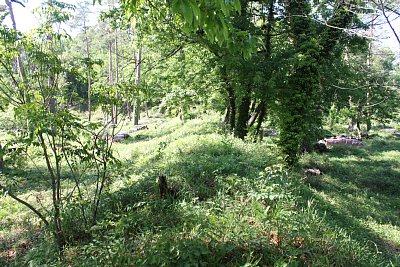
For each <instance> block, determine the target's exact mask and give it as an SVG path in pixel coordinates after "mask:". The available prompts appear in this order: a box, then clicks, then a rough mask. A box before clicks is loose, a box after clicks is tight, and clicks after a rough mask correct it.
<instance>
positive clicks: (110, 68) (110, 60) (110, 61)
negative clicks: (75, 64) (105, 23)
mask: <svg viewBox="0 0 400 267" xmlns="http://www.w3.org/2000/svg"><path fill="white" fill-rule="evenodd" d="M108 84H109V85H110V87H111V86H112V85H113V84H114V78H113V58H112V40H111V30H109V32H108ZM112 113H113V112H112ZM113 115H114V114H112V115H111V116H112V118H111V120H112V122H113V121H114V117H113ZM107 117H108V112H107ZM106 123H109V120H108V119H107V120H106Z"/></svg>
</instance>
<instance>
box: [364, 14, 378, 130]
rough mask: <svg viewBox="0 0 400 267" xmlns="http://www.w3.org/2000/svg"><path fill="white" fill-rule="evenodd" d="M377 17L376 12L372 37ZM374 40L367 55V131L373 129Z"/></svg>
mask: <svg viewBox="0 0 400 267" xmlns="http://www.w3.org/2000/svg"><path fill="white" fill-rule="evenodd" d="M375 18H376V14H373V15H372V20H371V26H370V28H369V36H370V37H371V38H373V37H374V21H375ZM372 45H373V43H372V41H370V42H369V45H368V57H367V68H368V75H367V79H368V80H367V103H366V104H367V114H366V121H367V133H368V132H369V131H370V130H371V117H372V108H371V98H372V94H371V64H372Z"/></svg>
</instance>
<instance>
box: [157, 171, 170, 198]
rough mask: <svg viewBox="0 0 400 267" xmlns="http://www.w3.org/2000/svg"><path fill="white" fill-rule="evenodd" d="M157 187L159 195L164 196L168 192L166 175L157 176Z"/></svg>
mask: <svg viewBox="0 0 400 267" xmlns="http://www.w3.org/2000/svg"><path fill="white" fill-rule="evenodd" d="M158 189H159V190H160V197H161V198H165V197H166V196H167V194H168V184H167V176H165V175H163V174H161V175H160V176H158Z"/></svg>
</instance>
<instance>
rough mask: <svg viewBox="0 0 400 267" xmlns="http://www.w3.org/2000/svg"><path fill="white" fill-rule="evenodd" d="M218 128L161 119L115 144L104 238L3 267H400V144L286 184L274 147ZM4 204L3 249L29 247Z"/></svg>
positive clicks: (350, 152)
mask: <svg viewBox="0 0 400 267" xmlns="http://www.w3.org/2000/svg"><path fill="white" fill-rule="evenodd" d="M218 119H219V118H218V117H217V116H215V115H206V116H204V118H198V119H194V120H190V121H187V122H186V123H182V122H181V121H179V120H178V119H172V120H168V121H165V122H164V121H161V120H158V121H157V120H154V121H153V122H152V123H150V124H149V127H150V129H149V130H144V131H139V132H137V133H135V134H133V136H132V137H131V138H130V139H128V140H127V141H125V142H124V143H121V144H116V145H115V149H116V151H118V154H119V157H120V158H121V159H122V164H123V165H122V168H120V170H119V171H118V174H116V177H115V182H114V184H113V185H112V188H111V191H110V193H109V194H108V195H107V198H106V201H105V205H104V211H107V210H108V211H111V212H105V213H104V214H103V220H102V221H101V222H100V223H99V225H98V226H97V227H95V228H94V229H92V231H91V234H92V237H93V238H92V239H91V240H87V241H84V242H82V244H80V245H77V244H75V245H71V246H70V247H68V248H67V250H66V254H65V255H66V257H65V259H64V260H63V261H62V262H58V263H57V260H56V258H55V255H54V251H53V250H52V249H51V248H49V247H50V244H51V243H50V241H49V239H48V238H47V237H46V235H44V237H41V238H40V239H39V240H40V241H38V242H37V243H35V244H34V247H33V249H31V250H30V252H29V253H28V254H27V255H25V256H21V257H19V256H18V255H17V257H14V258H11V259H12V260H8V261H6V259H5V258H6V257H3V262H4V263H7V264H9V265H16V266H20V265H21V264H22V265H23V264H27V263H28V262H29V261H31V262H32V263H33V265H40V264H44V263H46V262H47V263H52V264H55V265H62V266H66V265H68V264H70V265H72V266H129V265H135V266H138V265H139V266H140V265H144V266H161V265H164V266H180V265H182V266H183V265H185V264H186V265H187V266H198V265H202V266H221V265H226V266H237V265H244V264H248V266H252V265H261V266H273V265H275V266H285V265H286V264H288V265H289V266H303V265H311V266H329V265H335V266H379V265H382V266H386V265H388V264H389V263H390V262H392V264H393V265H398V264H400V262H399V258H398V250H397V251H396V249H398V248H399V247H400V238H399V227H400V222H399V207H400V202H399V198H398V195H399V193H400V184H399V181H398V179H399V177H400V157H399V156H400V152H399V151H400V140H396V139H394V138H392V137H379V138H376V139H373V140H371V141H367V145H366V146H365V147H362V148H348V147H343V148H335V149H333V150H332V151H331V152H329V153H328V154H325V155H308V156H306V157H304V159H303V162H302V164H303V165H304V166H310V167H314V166H317V167H319V168H321V169H322V170H323V171H324V173H325V175H323V176H310V177H304V176H303V174H302V173H301V172H298V173H291V174H286V173H285V171H283V170H282V169H281V168H280V166H279V165H276V164H277V163H278V159H277V156H276V154H275V153H274V152H275V151H276V148H275V146H274V144H273V142H272V141H271V140H270V139H268V140H266V141H265V142H264V143H263V144H261V145H260V144H253V143H244V142H242V141H240V140H236V139H233V138H232V137H231V136H229V135H224V134H223V133H222V131H220V130H218V129H219V125H218ZM266 167H267V169H265V168H266ZM26 171H29V170H26ZM160 173H163V174H166V175H167V177H168V182H169V184H170V186H171V187H174V189H175V190H176V191H177V192H178V193H177V195H176V196H175V198H172V197H171V198H168V199H165V200H163V199H160V197H159V195H158V188H157V182H156V180H157V177H158V175H159V174H160ZM33 177H34V176H33ZM396 179H397V180H396ZM23 193H25V194H27V195H29V194H31V193H35V192H29V191H27V192H23ZM0 201H1V202H0V205H1V206H2V210H0V221H1V222H9V223H7V224H5V223H4V224H3V225H4V226H3V227H2V229H0V231H1V232H0V234H1V236H3V238H4V237H6V238H8V239H7V240H4V244H5V242H6V241H9V240H11V239H12V238H16V239H18V238H19V239H21V238H23V236H21V235H18V233H17V231H16V229H18V227H13V228H12V229H14V231H11V232H10V233H8V234H7V233H6V232H7V230H8V229H11V226H12V224H11V223H10V221H20V222H21V223H20V225H21V227H22V226H23V225H32V222H31V221H29V220H28V222H26V221H27V220H26V219H27V218H28V217H29V216H30V214H29V213H28V212H26V211H25V210H24V209H23V208H22V207H20V206H19V205H16V204H14V203H13V202H12V200H10V199H9V198H7V199H0ZM20 212H22V213H20ZM21 227H19V228H21ZM70 227H71V226H70ZM14 233H15V234H14ZM0 242H2V241H1V238H0ZM14 246H19V245H18V244H17V245H14ZM1 248H2V246H1V245H0V249H1ZM3 248H4V249H10V247H9V246H6V245H3ZM3 254H4V253H3ZM0 255H2V254H0ZM396 255H397V256H396ZM3 256H4V255H3ZM1 262H2V261H1V259H0V264H1Z"/></svg>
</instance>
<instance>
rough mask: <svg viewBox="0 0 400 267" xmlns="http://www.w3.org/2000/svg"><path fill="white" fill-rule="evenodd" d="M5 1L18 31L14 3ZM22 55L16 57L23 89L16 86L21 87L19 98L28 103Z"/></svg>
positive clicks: (8, 0) (14, 27) (14, 26)
mask: <svg viewBox="0 0 400 267" xmlns="http://www.w3.org/2000/svg"><path fill="white" fill-rule="evenodd" d="M5 1H6V5H7V6H8V11H9V12H10V17H11V23H12V27H13V29H14V30H15V31H17V23H16V22H15V16H14V9H13V6H12V3H11V1H10V0H5ZM15 37H17V32H15ZM21 53H22V51H19V54H18V56H16V58H15V61H16V64H17V70H18V74H19V76H20V78H21V79H22V81H23V85H22V88H21V85H20V84H19V85H15V86H18V87H19V96H20V98H21V100H22V102H23V103H26V102H27V101H28V99H27V95H26V86H28V84H27V83H26V75H25V68H24V64H23V63H22V58H21Z"/></svg>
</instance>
